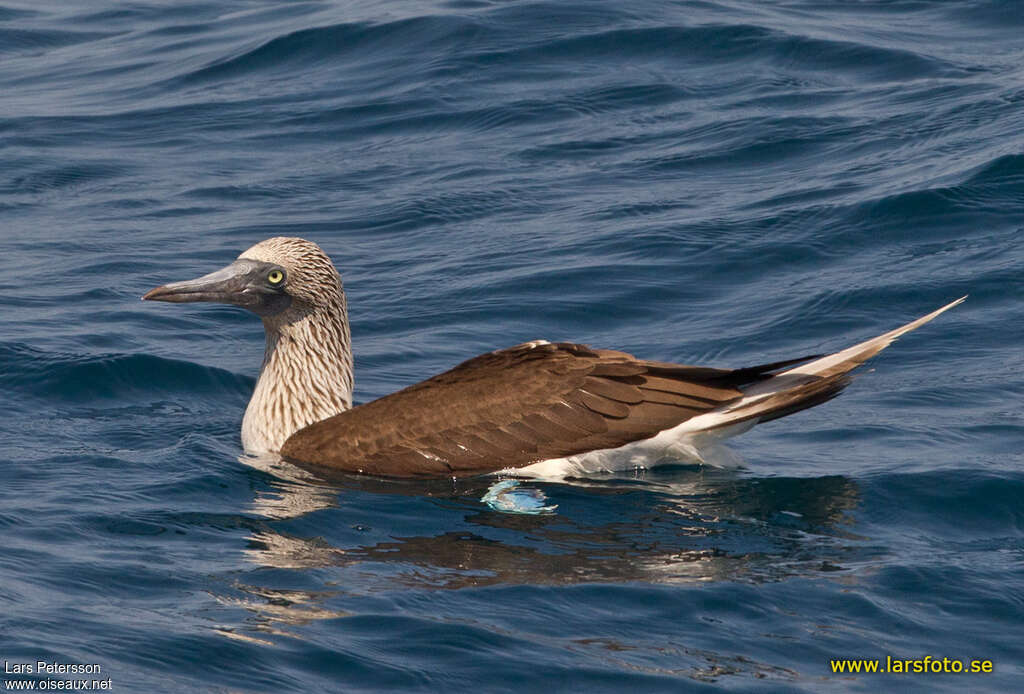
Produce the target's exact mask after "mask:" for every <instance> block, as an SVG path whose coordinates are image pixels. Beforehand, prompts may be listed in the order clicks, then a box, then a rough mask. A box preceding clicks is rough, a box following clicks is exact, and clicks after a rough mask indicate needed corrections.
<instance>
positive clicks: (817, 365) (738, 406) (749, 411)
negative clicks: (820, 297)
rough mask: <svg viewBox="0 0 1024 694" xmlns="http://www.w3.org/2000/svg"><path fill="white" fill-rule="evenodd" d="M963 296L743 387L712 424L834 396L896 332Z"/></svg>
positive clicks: (762, 417)
mask: <svg viewBox="0 0 1024 694" xmlns="http://www.w3.org/2000/svg"><path fill="white" fill-rule="evenodd" d="M966 298H967V297H966V296H963V297H960V298H959V299H957V300H956V301H953V302H951V303H948V304H946V305H945V306H943V307H942V308H940V309H938V310H937V311H932V312H931V313H929V314H928V315H927V316H922V317H921V318H918V319H917V320H915V321H911V322H910V323H907V324H906V325H904V326H902V327H900V328H896V329H895V330H891V331H889V332H887V333H885V334H883V335H879V336H878V337H875V338H872V339H870V340H866V341H865V342H861V343H860V344H857V345H854V346H853V347H848V348H846V349H844V350H842V351H840V352H836V353H834V354H828V355H826V356H824V357H820V358H818V359H815V360H814V361H810V362H807V363H805V364H802V365H800V366H796V367H793V368H792V369H787V370H785V371H782V372H780V373H778V374H776V375H775V376H774V377H772V378H769V379H767V380H764V381H760V382H758V383H754V384H752V385H750V386H747V387H745V388H743V389H742V390H743V398H741V399H740V400H739V401H737V402H734V403H732V404H731V405H729V406H727V407H726V408H725V410H724V411H723V412H720V413H719V414H720V415H721V418H720V420H719V422H717V423H716V425H715V426H714V428H718V427H721V426H727V425H732V424H735V423H739V422H744V421H748V420H752V419H755V420H756V421H758V422H767V421H770V420H772V419H778V418H779V417H785V416H786V415H789V414H793V413H794V412H799V411H800V410H805V409H807V408H808V407H813V406H815V405H818V404H820V403H822V402H825V401H826V400H830V399H832V398H834V397H835V396H836V395H838V394H839V392H840V391H842V389H843V388H845V387H846V386H847V385H848V384H849V383H850V375H849V374H850V372H851V371H853V370H854V369H856V368H857V367H858V366H860V365H861V364H863V363H864V362H866V361H867V360H868V359H870V358H871V357H873V356H875V355H876V354H878V353H879V352H881V351H882V350H883V349H885V348H886V347H888V346H889V345H890V344H892V342H893V341H894V340H895V339H896V338H898V337H899V336H901V335H903V334H905V333H909V332H910V331H911V330H916V329H917V328H920V327H921V326H922V325H924V324H925V323H927V322H928V321H930V320H932V319H934V318H935V317H936V316H938V315H939V314H941V313H943V312H945V311H948V310H949V309H951V308H953V307H954V306H956V305H958V304H960V303H963V301H964V300H965V299H966Z"/></svg>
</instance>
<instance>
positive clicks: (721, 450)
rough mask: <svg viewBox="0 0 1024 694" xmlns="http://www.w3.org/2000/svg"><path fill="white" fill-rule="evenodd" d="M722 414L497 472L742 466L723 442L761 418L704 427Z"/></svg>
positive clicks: (550, 475) (549, 475)
mask: <svg viewBox="0 0 1024 694" xmlns="http://www.w3.org/2000/svg"><path fill="white" fill-rule="evenodd" d="M720 417H721V415H720V413H717V412H709V413H708V414H704V415H700V416H698V417H694V418H693V419H691V420H689V421H687V422H683V423H682V424H680V425H679V426H677V427H675V428H672V429H666V430H665V431H663V432H661V433H660V434H658V435H657V436H653V437H651V438H649V439H641V440H640V441H633V442H631V443H627V444H626V445H625V446H619V447H618V448H603V449H601V450H597V451H587V452H586V453H580V454H579V455H571V456H568V457H565V458H552V459H550V460H542V461H540V462H539V463H534V464H533V465H527V466H526V467H521V468H508V469H505V470H501V471H499V472H498V473H495V474H499V475H515V476H521V477H531V478H535V479H563V478H565V477H584V476H587V475H600V474H607V473H612V472H622V471H626V470H645V469H648V468H651V467H654V466H656V465H659V464H670V463H675V464H679V463H695V464H701V465H713V466H715V467H738V466H739V465H740V464H741V463H742V460H741V459H740V457H739V456H738V455H736V454H735V453H733V452H732V451H730V450H729V449H728V448H726V447H725V446H723V445H722V443H721V442H722V440H724V439H727V438H730V437H732V436H736V435H737V434H742V433H743V432H745V431H747V430H749V429H750V428H751V427H753V426H754V425H755V424H757V420H756V419H750V420H747V421H745V422H740V423H738V424H734V425H732V426H726V427H721V428H718V429H714V430H712V431H701V430H700V428H705V429H706V428H707V426H708V423H709V421H710V420H711V419H712V418H720ZM698 420H703V421H698Z"/></svg>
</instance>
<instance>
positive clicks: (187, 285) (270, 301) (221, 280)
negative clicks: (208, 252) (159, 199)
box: [142, 259, 290, 314]
mask: <svg viewBox="0 0 1024 694" xmlns="http://www.w3.org/2000/svg"><path fill="white" fill-rule="evenodd" d="M277 267H278V266H276V265H273V264H272V263H261V262H259V261H255V260H246V259H239V260H236V261H235V262H233V263H231V264H230V265H228V266H227V267H226V268H222V269H220V270H217V271H216V272H211V273H210V274H209V275H203V276H202V277H199V278H197V279H194V280H186V281H184V282H171V283H169V284H165V285H163V286H160V287H157V288H156V289H150V290H149V291H148V292H146V293H145V294H143V295H142V298H143V300H145V301H169V302H172V303H190V302H194V301H211V302H215V303H218V304H234V305H235V306H241V307H243V308H247V309H249V310H250V311H254V312H255V313H259V314H266V313H273V312H276V311H275V310H273V309H277V310H280V309H281V308H284V306H286V305H287V304H288V303H290V298H289V297H288V296H287V295H286V294H284V293H283V292H282V291H280V290H279V289H277V288H273V287H270V286H268V284H267V281H266V275H267V272H268V271H269V270H272V269H276V268H277ZM282 304H284V305H282Z"/></svg>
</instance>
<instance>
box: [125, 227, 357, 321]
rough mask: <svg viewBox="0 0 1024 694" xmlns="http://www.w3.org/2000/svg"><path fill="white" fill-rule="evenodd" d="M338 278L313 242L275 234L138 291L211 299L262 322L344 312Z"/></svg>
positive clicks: (157, 296) (156, 297) (151, 296)
mask: <svg viewBox="0 0 1024 694" xmlns="http://www.w3.org/2000/svg"><path fill="white" fill-rule="evenodd" d="M343 296H344V295H343V294H342V289H341V278H340V277H339V276H338V271H337V270H335V269H334V265H333V264H332V263H331V259H330V258H328V257H327V254H326V253H324V252H323V250H321V248H320V247H319V246H317V245H316V244H315V243H312V242H311V241H306V240H304V239H298V238H291V237H285V236H278V237H276V238H272V239H267V240H266V241H261V242H259V243H257V244H256V245H255V246H253V247H252V248H250V249H249V250H247V251H245V252H244V253H242V254H241V255H240V256H238V260H236V261H235V262H233V263H231V264H230V265H228V266H227V267H225V268H222V269H220V270H217V271H216V272H211V273H210V274H208V275H203V276H202V277H199V278H197V279H194V280H186V281H184V282H171V283H169V284H165V285H163V286H160V287H157V288H156V289H151V290H150V291H148V292H146V294H144V295H143V297H142V298H143V299H146V300H149V301H170V302H174V303H185V302H193V301H211V302H215V303H221V304H234V305H235V306H241V307H243V308H247V309H249V310H250V311H252V312H253V313H256V314H257V315H259V316H261V317H262V318H264V319H265V320H274V319H275V318H276V319H277V320H280V319H282V318H285V317H286V316H288V315H289V314H296V315H301V314H309V313H315V312H318V311H321V310H327V311H332V310H339V309H340V310H342V311H343V310H344V298H343Z"/></svg>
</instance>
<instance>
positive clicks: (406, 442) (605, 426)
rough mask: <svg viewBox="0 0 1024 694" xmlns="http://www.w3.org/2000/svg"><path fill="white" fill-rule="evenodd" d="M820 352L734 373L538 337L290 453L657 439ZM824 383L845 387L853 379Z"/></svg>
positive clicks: (421, 453) (481, 454)
mask: <svg viewBox="0 0 1024 694" xmlns="http://www.w3.org/2000/svg"><path fill="white" fill-rule="evenodd" d="M814 358H815V357H813V356H811V357H804V358H802V359H794V360H789V361H784V362H777V363H774V364H765V365H762V366H755V367H752V368H748V369H739V370H728V369H712V368H706V367H699V366H685V365H681V364H664V363H659V362H652V361H642V360H638V359H636V358H635V357H633V356H632V355H630V354H626V353H624V352H616V351H612V350H595V349H591V348H590V347H587V346H586V345H578V344H571V343H566V342H561V343H553V344H552V343H543V344H537V343H526V344H523V345H517V346H515V347H510V348H508V349H502V350H498V351H496V352H491V353H489V354H484V355H482V356H479V357H476V358H474V359H470V360H469V361H466V362H463V363H462V364H460V365H458V366H456V367H455V368H454V369H451V370H450V371H446V372H445V373H442V374H439V375H437V376H434V377H433V378H430V379H427V380H426V381H423V382H421V383H417V384H416V385H414V386H410V387H409V388H406V389H404V390H401V391H399V392H397V393H394V394H392V395H389V396H387V397H384V398H381V399H379V400H375V401H373V402H369V403H366V404H365V405H360V406H358V407H355V408H353V409H351V410H348V411H347V412H342V413H341V414H338V415H335V416H333V417H330V418H328V419H325V420H323V421H322V422H317V423H316V424H312V425H310V426H308V427H306V428H305V429H302V430H301V431H298V432H296V433H295V434H293V435H292V436H291V437H290V438H289V439H288V440H287V441H286V442H285V444H284V447H283V448H282V449H281V455H282V456H283V457H284V458H285V459H288V460H291V461H293V462H300V463H314V464H317V465H322V466H326V467H330V468H332V469H337V470H342V471H346V472H357V473H365V474H371V475H388V476H397V477H413V476H438V475H466V474H479V473H485V472H493V471H495V470H501V469H505V468H519V467H524V466H526V465H529V464H531V463H534V462H537V461H541V460H548V459H551V458H562V457H566V456H570V455H576V454H580V453H586V452H588V451H592V450H597V449H605V448H617V447H619V446H622V445H623V444H626V443H630V442H632V441H636V440H639V439H646V438H649V437H652V436H654V435H656V434H658V433H659V432H661V431H663V430H665V429H670V428H672V427H675V426H677V425H679V424H681V423H682V422H685V421H686V420H688V419H690V418H691V417H694V416H696V415H699V414H704V413H707V412H709V411H711V410H714V409H715V408H718V407H721V406H723V405H728V404H731V403H736V402H738V401H739V400H740V399H741V398H742V397H743V393H742V392H741V391H740V390H739V388H740V387H741V386H744V385H748V384H750V383H754V382H757V381H763V380H765V379H767V378H770V377H771V376H772V374H773V372H775V371H777V370H779V369H781V368H784V367H786V366H792V365H794V364H797V363H800V362H804V361H808V360H810V359H814ZM819 382H820V383H819ZM812 385H818V386H819V387H818V389H817V390H818V391H820V392H823V393H824V392H827V393H829V394H835V393H836V392H838V390H839V389H840V388H842V386H843V385H845V381H843V380H840V379H831V380H828V382H827V383H825V382H824V379H815V383H814V384H812ZM792 397H793V400H794V401H800V402H801V403H802V402H803V401H804V399H803V398H802V397H801V396H800V395H798V394H795V393H794V394H793V396H792ZM817 402H820V400H817V399H815V400H814V401H810V400H807V404H806V405H805V406H807V407H809V406H811V405H812V404H817ZM730 423H735V421H734V422H730Z"/></svg>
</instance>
